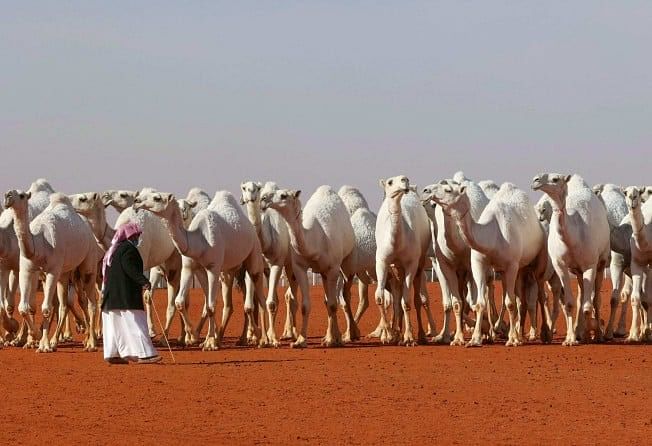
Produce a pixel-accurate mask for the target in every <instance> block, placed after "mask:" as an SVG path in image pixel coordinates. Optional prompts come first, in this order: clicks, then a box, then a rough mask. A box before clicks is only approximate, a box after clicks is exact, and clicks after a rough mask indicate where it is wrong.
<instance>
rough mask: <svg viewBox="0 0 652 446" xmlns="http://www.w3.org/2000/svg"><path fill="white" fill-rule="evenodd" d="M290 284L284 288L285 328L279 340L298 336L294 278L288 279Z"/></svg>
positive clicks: (296, 291) (297, 287)
mask: <svg viewBox="0 0 652 446" xmlns="http://www.w3.org/2000/svg"><path fill="white" fill-rule="evenodd" d="M288 281H289V282H290V286H289V287H288V288H287V289H286V290H285V310H286V313H285V328H284V329H283V335H282V336H281V340H288V339H289V340H295V339H296V338H297V336H298V332H297V327H296V320H297V318H296V316H297V307H298V305H297V293H298V290H299V285H298V284H297V281H296V279H295V278H292V279H288Z"/></svg>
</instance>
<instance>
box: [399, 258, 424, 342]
mask: <svg viewBox="0 0 652 446" xmlns="http://www.w3.org/2000/svg"><path fill="white" fill-rule="evenodd" d="M415 276H416V271H415V268H414V267H412V268H406V270H405V276H404V277H403V283H402V285H403V290H402V293H401V308H402V310H403V323H404V332H403V340H402V342H401V343H402V344H403V345H406V346H414V345H416V342H415V340H414V336H413V335H412V321H411V320H410V296H411V295H413V293H414V288H415V285H414V284H415ZM421 329H422V330H423V327H422V328H421Z"/></svg>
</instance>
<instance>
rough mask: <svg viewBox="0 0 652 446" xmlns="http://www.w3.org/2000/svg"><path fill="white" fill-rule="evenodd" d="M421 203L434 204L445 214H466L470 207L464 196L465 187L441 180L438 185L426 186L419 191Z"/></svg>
mask: <svg viewBox="0 0 652 446" xmlns="http://www.w3.org/2000/svg"><path fill="white" fill-rule="evenodd" d="M420 198H421V202H422V203H426V202H434V203H436V204H438V205H440V206H441V208H442V210H443V211H444V212H446V213H447V214H449V215H450V214H451V213H454V212H456V213H458V214H459V215H464V214H466V213H467V212H468V211H469V209H470V207H471V205H470V201H469V198H468V196H467V195H466V185H463V184H459V183H457V182H456V181H453V180H441V181H440V182H439V183H435V184H431V185H430V186H426V187H424V188H423V190H422V191H421V195H420Z"/></svg>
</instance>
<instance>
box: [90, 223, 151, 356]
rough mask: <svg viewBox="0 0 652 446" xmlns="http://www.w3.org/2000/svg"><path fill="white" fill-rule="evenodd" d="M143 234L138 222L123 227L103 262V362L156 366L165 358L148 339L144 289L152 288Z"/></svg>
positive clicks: (119, 229) (112, 242)
mask: <svg viewBox="0 0 652 446" xmlns="http://www.w3.org/2000/svg"><path fill="white" fill-rule="evenodd" d="M141 233H142V230H141V228H140V226H138V224H136V223H133V222H131V223H126V224H124V225H122V226H120V227H119V228H118V230H117V231H116V233H115V235H114V236H113V240H111V247H110V248H109V250H108V251H107V252H106V255H105V256H104V260H103V261H102V275H103V284H102V296H103V300H102V331H103V341H104V360H105V361H107V362H108V363H110V364H127V363H129V361H134V362H136V363H138V364H153V363H156V362H160V361H161V359H162V358H161V357H160V356H159V355H158V352H157V351H156V349H155V348H154V346H153V345H152V340H151V339H150V337H149V334H148V329H147V319H146V317H145V309H144V307H143V295H142V291H143V288H145V289H146V290H149V289H151V287H152V285H151V284H150V283H149V280H147V277H145V276H144V275H143V259H142V258H141V257H140V253H139V252H138V249H137V246H138V240H139V238H140V234H141Z"/></svg>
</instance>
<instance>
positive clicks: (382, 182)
mask: <svg viewBox="0 0 652 446" xmlns="http://www.w3.org/2000/svg"><path fill="white" fill-rule="evenodd" d="M378 184H380V188H381V189H385V180H378Z"/></svg>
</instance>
